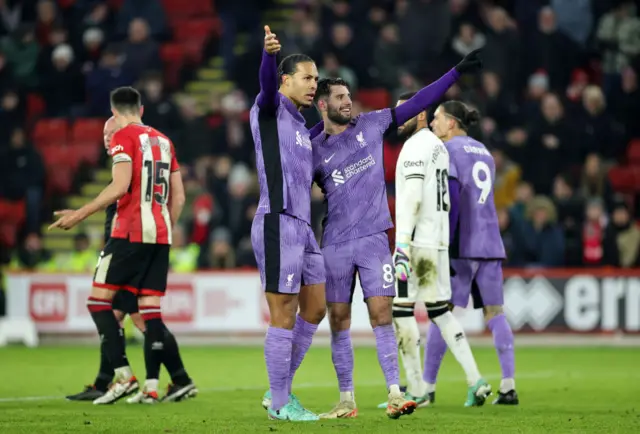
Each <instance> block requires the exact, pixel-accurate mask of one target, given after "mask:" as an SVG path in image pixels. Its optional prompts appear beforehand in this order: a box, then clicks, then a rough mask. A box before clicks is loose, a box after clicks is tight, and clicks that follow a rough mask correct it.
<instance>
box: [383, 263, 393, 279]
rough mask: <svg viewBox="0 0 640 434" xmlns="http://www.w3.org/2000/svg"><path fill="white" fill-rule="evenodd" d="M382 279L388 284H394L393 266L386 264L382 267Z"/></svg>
mask: <svg viewBox="0 0 640 434" xmlns="http://www.w3.org/2000/svg"><path fill="white" fill-rule="evenodd" d="M382 278H383V279H384V281H385V282H387V283H393V267H392V266H391V264H384V265H383V266H382Z"/></svg>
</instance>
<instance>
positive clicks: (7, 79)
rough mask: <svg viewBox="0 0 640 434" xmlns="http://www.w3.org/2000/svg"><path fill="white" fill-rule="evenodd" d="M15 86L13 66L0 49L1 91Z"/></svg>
mask: <svg viewBox="0 0 640 434" xmlns="http://www.w3.org/2000/svg"><path fill="white" fill-rule="evenodd" d="M12 87H15V82H14V80H13V72H12V71H11V66H10V65H9V64H8V63H7V56H5V54H4V53H3V52H2V51H0V92H2V91H4V90H7V89H9V88H12Z"/></svg>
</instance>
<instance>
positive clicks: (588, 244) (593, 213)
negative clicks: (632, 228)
mask: <svg viewBox="0 0 640 434" xmlns="http://www.w3.org/2000/svg"><path fill="white" fill-rule="evenodd" d="M606 227H607V216H606V215H605V212H604V203H603V202H602V199H600V198H593V199H589V201H588V202H587V206H586V209H585V221H584V225H583V227H582V264H583V265H584V266H587V267H594V266H599V265H604V251H605V249H607V248H606V247H605V246H604V242H605V241H613V239H612V238H609V239H606V240H605V236H604V235H605V229H606ZM608 250H611V249H608Z"/></svg>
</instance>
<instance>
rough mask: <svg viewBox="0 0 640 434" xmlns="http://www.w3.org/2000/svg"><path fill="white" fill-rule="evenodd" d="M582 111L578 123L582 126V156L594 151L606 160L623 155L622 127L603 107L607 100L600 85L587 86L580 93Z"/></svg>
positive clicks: (605, 105)
mask: <svg viewBox="0 0 640 434" xmlns="http://www.w3.org/2000/svg"><path fill="white" fill-rule="evenodd" d="M582 104H583V111H582V116H581V119H580V125H581V126H582V127H583V128H584V139H583V140H584V141H585V143H584V145H583V147H584V148H585V149H584V151H586V152H584V154H583V155H581V157H582V158H584V157H585V156H586V155H587V153H589V152H595V153H597V154H599V155H601V156H602V157H603V158H604V159H606V160H614V159H618V158H620V157H621V156H622V155H624V145H625V143H624V141H623V140H624V139H623V130H622V127H621V126H620V125H619V124H618V123H617V122H615V120H614V119H613V117H612V116H611V114H610V113H609V112H607V111H606V110H605V109H606V108H607V102H606V100H605V99H604V93H602V89H600V87H598V86H595V85H592V86H587V87H586V88H585V89H584V92H583V94H582Z"/></svg>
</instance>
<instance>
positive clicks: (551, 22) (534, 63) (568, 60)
mask: <svg viewBox="0 0 640 434" xmlns="http://www.w3.org/2000/svg"><path fill="white" fill-rule="evenodd" d="M526 52H527V57H526V61H527V64H528V66H527V71H528V72H529V73H533V72H534V71H536V70H538V69H543V70H545V71H547V74H549V84H550V87H551V90H552V91H554V92H560V91H564V90H565V89H566V88H567V85H568V84H569V78H570V74H571V71H573V69H574V67H575V66H576V65H577V63H578V56H579V55H580V46H579V45H578V44H576V43H575V42H574V41H573V40H571V38H569V37H568V36H567V35H565V34H564V33H562V31H560V30H558V27H557V24H556V14H555V13H554V12H553V9H552V8H551V7H549V6H547V7H544V8H542V9H541V10H540V12H539V13H538V31H537V32H536V33H535V34H534V36H533V38H531V45H530V46H529V47H527V49H526Z"/></svg>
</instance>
